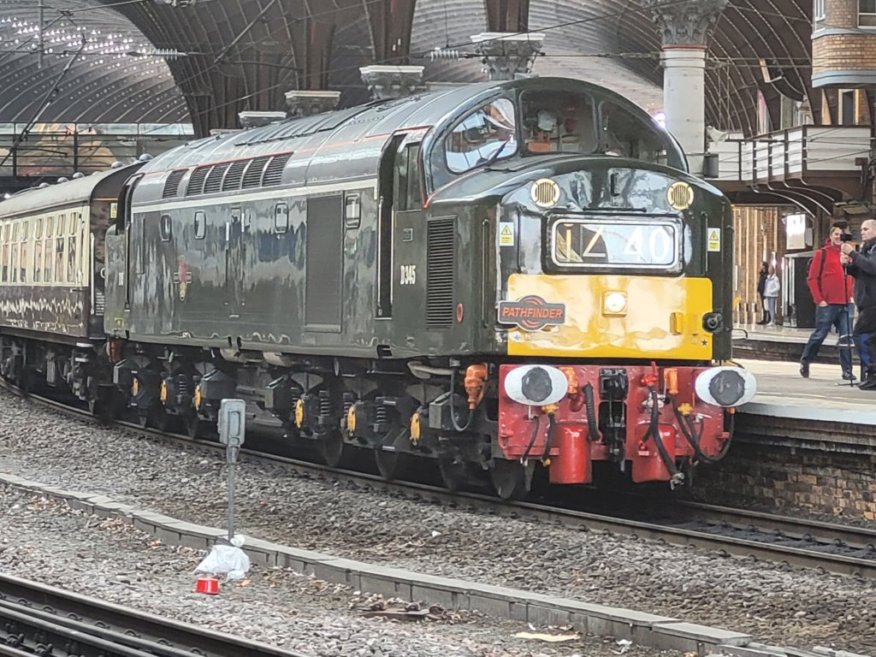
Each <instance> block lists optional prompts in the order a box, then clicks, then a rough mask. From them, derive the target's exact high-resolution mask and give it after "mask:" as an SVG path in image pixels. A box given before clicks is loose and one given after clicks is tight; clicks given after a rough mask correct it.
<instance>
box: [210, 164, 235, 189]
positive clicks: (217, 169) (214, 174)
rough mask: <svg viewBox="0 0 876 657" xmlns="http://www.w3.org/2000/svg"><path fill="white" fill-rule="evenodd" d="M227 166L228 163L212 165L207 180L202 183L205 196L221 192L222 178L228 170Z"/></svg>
mask: <svg viewBox="0 0 876 657" xmlns="http://www.w3.org/2000/svg"><path fill="white" fill-rule="evenodd" d="M228 166H229V164H228V162H225V163H223V164H215V165H213V169H212V170H211V171H210V174H209V175H208V176H207V180H206V182H205V183H204V193H205V194H214V193H216V192H218V191H221V189H222V176H224V175H225V172H226V171H227V170H228Z"/></svg>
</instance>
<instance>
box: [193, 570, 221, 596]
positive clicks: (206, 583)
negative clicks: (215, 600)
mask: <svg viewBox="0 0 876 657" xmlns="http://www.w3.org/2000/svg"><path fill="white" fill-rule="evenodd" d="M195 593H204V594H206V595H219V580H218V579H216V578H215V577H209V576H206V575H202V576H201V577H198V581H197V582H196V583H195Z"/></svg>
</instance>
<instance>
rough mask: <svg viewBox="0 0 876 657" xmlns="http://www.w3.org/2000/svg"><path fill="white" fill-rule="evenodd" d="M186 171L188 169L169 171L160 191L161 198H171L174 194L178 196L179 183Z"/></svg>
mask: <svg viewBox="0 0 876 657" xmlns="http://www.w3.org/2000/svg"><path fill="white" fill-rule="evenodd" d="M186 171H188V169H179V170H177V171H171V173H170V175H169V176H168V177H167V180H166V181H164V192H162V194H161V198H173V197H174V196H179V184H180V183H181V182H182V179H183V176H185V175H186Z"/></svg>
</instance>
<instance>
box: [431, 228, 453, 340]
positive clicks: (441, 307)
mask: <svg viewBox="0 0 876 657" xmlns="http://www.w3.org/2000/svg"><path fill="white" fill-rule="evenodd" d="M455 246H456V225H455V221H454V219H453V218H452V217H450V218H444V219H433V220H432V221H430V222H429V223H428V226H427V228H426V326H428V327H429V328H447V327H449V326H452V325H453V313H454V310H453V273H454V271H455V265H456V258H455V253H456V249H455Z"/></svg>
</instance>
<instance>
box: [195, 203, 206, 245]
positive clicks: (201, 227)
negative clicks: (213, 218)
mask: <svg viewBox="0 0 876 657" xmlns="http://www.w3.org/2000/svg"><path fill="white" fill-rule="evenodd" d="M206 234H207V215H206V214H204V212H203V210H198V211H197V212H195V239H196V240H202V239H204V236H205V235H206Z"/></svg>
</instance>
